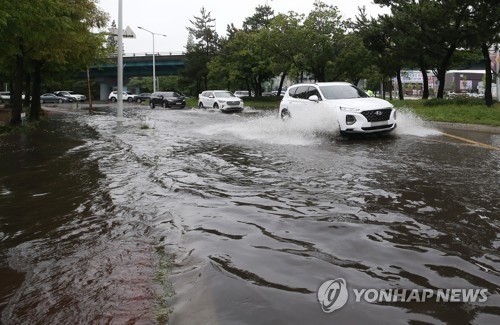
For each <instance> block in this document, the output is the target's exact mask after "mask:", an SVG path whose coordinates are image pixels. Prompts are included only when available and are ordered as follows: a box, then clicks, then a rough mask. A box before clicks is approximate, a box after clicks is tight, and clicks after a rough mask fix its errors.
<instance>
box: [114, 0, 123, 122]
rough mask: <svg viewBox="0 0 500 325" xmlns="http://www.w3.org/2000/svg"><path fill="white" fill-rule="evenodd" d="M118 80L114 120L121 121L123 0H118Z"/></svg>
mask: <svg viewBox="0 0 500 325" xmlns="http://www.w3.org/2000/svg"><path fill="white" fill-rule="evenodd" d="M117 74H118V80H117V88H118V89H117V92H118V94H117V95H118V97H117V98H118V99H117V104H118V106H117V108H116V121H117V122H122V121H123V0H119V1H118V71H117Z"/></svg>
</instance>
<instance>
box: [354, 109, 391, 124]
mask: <svg viewBox="0 0 500 325" xmlns="http://www.w3.org/2000/svg"><path fill="white" fill-rule="evenodd" d="M391 112H392V109H391V108H384V109H376V110H372V111H364V112H361V114H363V116H364V117H365V118H366V119H367V120H368V122H380V121H387V120H389V118H390V117H391Z"/></svg>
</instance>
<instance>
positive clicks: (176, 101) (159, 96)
mask: <svg viewBox="0 0 500 325" xmlns="http://www.w3.org/2000/svg"><path fill="white" fill-rule="evenodd" d="M156 105H160V106H161V107H163V108H169V107H179V108H184V107H186V98H185V97H184V96H183V95H181V94H179V93H176V92H175V91H160V92H156V93H152V94H151V97H150V98H149V107H151V108H155V107H156Z"/></svg>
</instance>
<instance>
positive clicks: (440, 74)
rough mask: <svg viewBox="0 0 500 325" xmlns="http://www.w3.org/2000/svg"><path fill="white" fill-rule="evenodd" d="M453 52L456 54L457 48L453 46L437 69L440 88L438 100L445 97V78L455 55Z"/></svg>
mask: <svg viewBox="0 0 500 325" xmlns="http://www.w3.org/2000/svg"><path fill="white" fill-rule="evenodd" d="M453 52H455V46H454V45H452V46H451V47H449V48H448V50H447V51H446V55H445V56H444V57H443V60H441V62H440V63H439V66H438V68H437V71H438V73H437V78H438V80H439V87H438V92H437V96H436V97H437V98H443V97H444V85H445V76H446V70H448V64H449V63H450V59H451V56H452V55H453Z"/></svg>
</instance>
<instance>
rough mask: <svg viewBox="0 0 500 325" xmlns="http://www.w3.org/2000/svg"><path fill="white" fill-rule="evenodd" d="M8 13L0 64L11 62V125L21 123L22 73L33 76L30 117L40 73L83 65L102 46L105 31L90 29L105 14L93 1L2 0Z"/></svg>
mask: <svg viewBox="0 0 500 325" xmlns="http://www.w3.org/2000/svg"><path fill="white" fill-rule="evenodd" d="M0 7H1V8H2V9H3V10H4V12H5V13H6V14H4V15H0V17H1V16H4V17H7V18H6V19H5V25H4V27H3V29H2V35H4V36H5V37H4V38H3V54H2V56H1V57H0V67H2V68H3V69H6V67H12V69H10V71H7V74H8V75H9V76H10V78H11V79H12V80H13V89H12V96H11V98H12V118H11V124H20V123H21V110H22V92H23V91H26V92H27V93H30V86H29V85H25V84H24V81H25V79H26V78H25V76H27V75H32V76H33V78H32V79H33V92H32V102H31V105H32V106H31V116H30V117H31V118H33V119H37V118H38V116H39V111H40V101H39V96H40V90H41V82H42V78H43V76H44V75H46V74H50V73H52V72H53V71H57V70H66V72H75V71H79V70H84V69H86V68H87V67H88V66H89V65H90V64H91V63H92V62H93V61H94V60H95V57H96V56H99V54H100V53H101V51H102V48H103V47H102V45H103V44H104V36H103V35H101V34H94V33H92V31H91V30H92V28H95V27H103V26H104V24H105V23H106V21H107V16H106V15H105V14H104V13H103V12H101V11H100V10H99V9H98V7H97V5H96V1H95V0H72V1H71V5H68V2H67V1H63V0H25V1H8V0H1V1H0Z"/></svg>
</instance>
